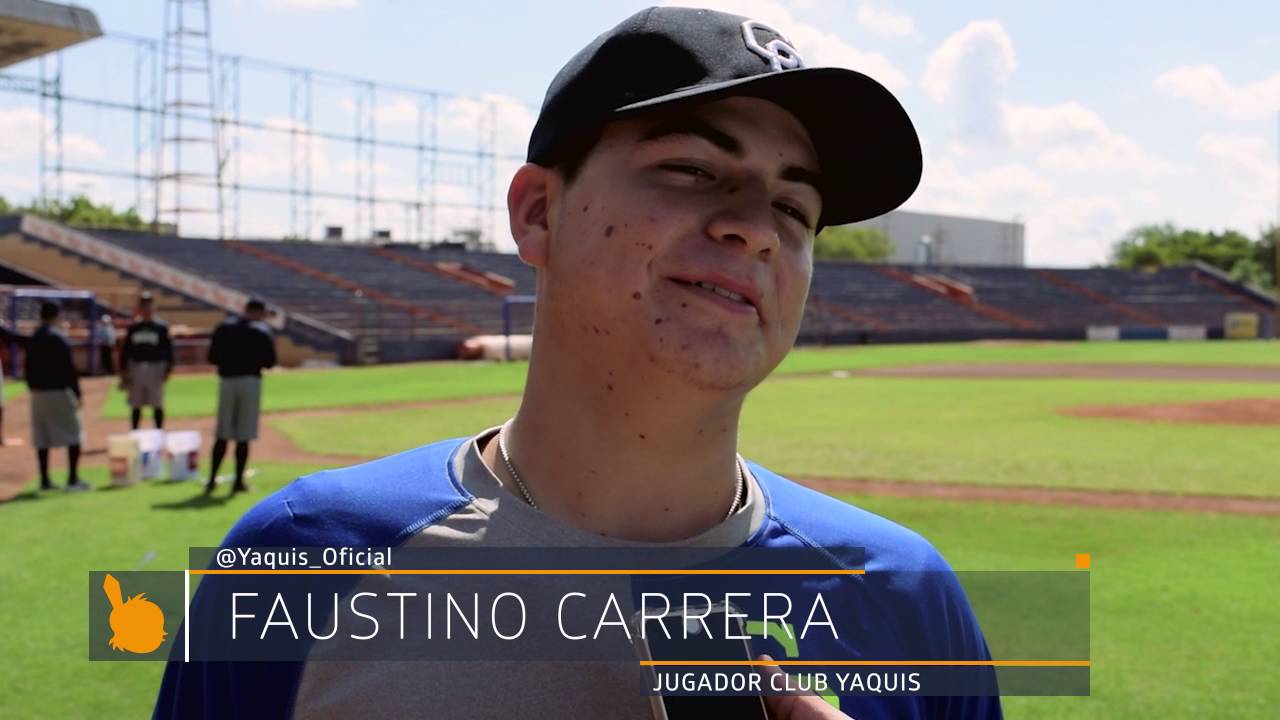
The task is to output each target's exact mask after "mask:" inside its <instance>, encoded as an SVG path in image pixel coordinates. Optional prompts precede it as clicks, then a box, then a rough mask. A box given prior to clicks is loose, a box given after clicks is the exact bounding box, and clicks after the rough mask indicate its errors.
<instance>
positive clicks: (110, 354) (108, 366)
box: [93, 312, 116, 375]
mask: <svg viewBox="0 0 1280 720" xmlns="http://www.w3.org/2000/svg"><path fill="white" fill-rule="evenodd" d="M98 322H99V326H98V331H97V332H96V333H94V336H93V337H94V342H95V343H97V345H98V366H99V369H98V372H99V373H100V374H102V375H115V374H116V323H115V317H113V316H112V314H111V313H109V312H107V313H103V314H102V315H100V316H98Z"/></svg>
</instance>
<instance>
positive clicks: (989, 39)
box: [923, 20, 1018, 143]
mask: <svg viewBox="0 0 1280 720" xmlns="http://www.w3.org/2000/svg"><path fill="white" fill-rule="evenodd" d="M1017 66H1018V61H1017V56H1016V55H1015V53H1014V51H1013V41H1012V40H1011V39H1010V38H1009V34H1008V33H1006V32H1005V30H1004V26H1002V25H1001V24H1000V22H999V21H997V20H977V21H974V22H971V23H969V24H968V25H966V26H965V27H964V28H962V29H961V30H960V31H959V32H956V33H955V34H953V35H951V36H950V37H948V38H947V39H946V40H944V41H943V42H942V44H941V45H939V46H938V48H937V49H936V50H934V51H933V52H932V53H931V54H930V55H929V61H928V64H927V65H926V67H925V72H924V80H923V86H924V90H925V92H926V93H928V94H929V97H931V98H932V99H933V100H934V101H935V102H937V103H939V104H941V105H943V106H945V107H946V108H947V109H948V110H950V112H951V116H952V120H953V121H954V123H955V129H956V132H957V134H958V135H959V136H960V138H961V139H962V140H965V141H975V142H979V143H982V142H994V141H999V140H1000V138H1001V137H1002V133H1003V117H1002V110H1001V101H1002V98H1003V96H1004V91H1005V87H1006V86H1007V85H1008V83H1009V77H1010V76H1011V75H1012V74H1013V71H1014V70H1015V69H1016V68H1017Z"/></svg>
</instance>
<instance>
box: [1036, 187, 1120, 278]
mask: <svg viewBox="0 0 1280 720" xmlns="http://www.w3.org/2000/svg"><path fill="white" fill-rule="evenodd" d="M1131 207H1132V203H1129V202H1123V201H1122V199H1120V198H1116V197H1113V196H1110V195H1086V196H1082V197H1072V198H1064V199H1062V200H1058V201H1055V202H1052V203H1050V204H1048V205H1047V206H1046V207H1044V208H1042V209H1041V210H1039V211H1038V212H1037V213H1036V214H1035V215H1034V216H1033V218H1032V219H1031V220H1029V221H1028V223H1027V236H1028V237H1029V238H1031V240H1030V241H1029V242H1028V243H1027V261H1028V264H1031V265H1054V266H1079V265H1088V264H1091V263H1097V262H1101V261H1103V260H1104V259H1105V258H1106V257H1107V255H1108V253H1109V252H1110V249H1111V244H1112V243H1113V242H1114V241H1115V240H1116V239H1117V238H1119V237H1120V236H1121V235H1123V234H1124V232H1125V231H1127V230H1128V229H1129V228H1130V227H1131V226H1132V225H1133V224H1134V223H1133V220H1132V218H1131V217H1130V214H1129V213H1130V210H1129V208H1131Z"/></svg>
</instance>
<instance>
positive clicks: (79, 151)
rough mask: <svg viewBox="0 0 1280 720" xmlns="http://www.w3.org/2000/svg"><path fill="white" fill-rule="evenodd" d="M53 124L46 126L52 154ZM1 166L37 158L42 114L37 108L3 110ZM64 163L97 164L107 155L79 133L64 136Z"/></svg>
mask: <svg viewBox="0 0 1280 720" xmlns="http://www.w3.org/2000/svg"><path fill="white" fill-rule="evenodd" d="M52 128H53V125H52V121H50V122H49V123H46V125H45V132H47V133H50V141H49V145H48V148H49V151H50V152H53V148H54V145H53V141H52ZM0 138H4V140H5V141H4V142H3V143H0V162H18V161H21V160H24V159H30V158H34V157H36V156H37V155H38V154H39V152H40V112H39V111H38V110H35V109H34V108H28V107H17V108H11V109H8V110H3V109H0ZM62 155H63V161H64V162H68V163H71V162H95V161H100V160H105V159H106V157H107V151H106V149H105V148H103V147H102V146H101V145H99V144H98V143H96V142H94V141H93V140H91V139H90V138H88V137H86V136H84V135H80V134H79V133H69V132H64V133H63V134H62Z"/></svg>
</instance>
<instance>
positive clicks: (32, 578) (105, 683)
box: [0, 463, 314, 718]
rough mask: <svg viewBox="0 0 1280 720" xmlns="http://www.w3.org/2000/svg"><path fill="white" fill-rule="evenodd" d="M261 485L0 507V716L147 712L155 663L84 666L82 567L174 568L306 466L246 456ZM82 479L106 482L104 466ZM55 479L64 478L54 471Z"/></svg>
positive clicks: (165, 486)
mask: <svg viewBox="0 0 1280 720" xmlns="http://www.w3.org/2000/svg"><path fill="white" fill-rule="evenodd" d="M253 467H257V468H258V469H259V470H260V471H261V473H260V474H259V475H258V476H257V477H256V478H254V482H255V485H256V487H257V489H258V491H257V492H254V493H252V494H250V495H248V496H237V497H236V498H234V499H232V500H227V499H226V497H225V495H226V493H227V489H225V488H223V489H220V490H219V491H218V493H217V494H216V497H214V498H212V499H206V498H202V497H200V490H201V483H200V482H199V481H196V482H190V483H181V484H179V483H147V484H143V485H140V486H137V487H134V488H129V489H122V490H121V489H99V490H95V491H93V492H86V493H75V494H68V493H61V492H59V493H50V494H48V495H44V496H38V495H35V494H34V492H28V493H24V494H22V495H19V496H18V498H17V499H15V500H12V501H9V502H6V503H3V504H0V540H2V541H3V542H4V544H5V547H7V548H9V549H10V551H9V552H6V553H4V554H3V556H0V578H4V581H3V593H4V600H3V602H0V627H3V628H4V632H0V657H4V658H5V663H4V667H5V671H4V672H3V673H0V717H5V718H45V717H47V718H83V717H104V718H141V717H150V715H151V707H152V705H153V704H154V702H155V697H156V691H157V690H158V689H159V687H160V676H161V674H162V673H163V671H164V667H163V664H162V663H153V662H89V661H88V659H87V658H88V642H89V641H88V622H87V619H86V615H85V613H86V611H87V610H86V608H87V604H86V599H85V597H86V596H85V587H86V582H87V580H88V573H89V571H90V570H180V569H182V568H183V567H185V566H186V562H187V548H188V547H190V546H211V545H217V544H218V543H220V542H221V541H222V537H223V536H224V535H225V534H226V532H227V530H228V529H229V528H230V527H231V525H232V524H233V523H234V522H235V521H236V519H237V518H239V517H240V515H242V514H244V512H245V511H246V510H248V509H249V508H250V507H252V506H253V504H254V503H255V502H257V501H258V500H261V499H262V498H263V497H265V495H266V494H267V493H269V492H271V491H273V490H275V489H276V488H278V487H280V486H282V485H284V484H285V483H287V482H289V481H290V480H292V479H293V478H295V477H297V476H298V475H300V474H302V473H305V472H310V471H311V470H313V469H314V468H303V467H291V466H285V465H264V464H261V463H254V464H253ZM85 477H86V479H87V480H88V481H89V482H90V483H93V484H95V485H96V486H98V487H102V486H104V485H106V477H105V469H104V468H91V469H89V470H88V471H87V472H86V473H85ZM58 480H59V482H60V481H61V478H58Z"/></svg>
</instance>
